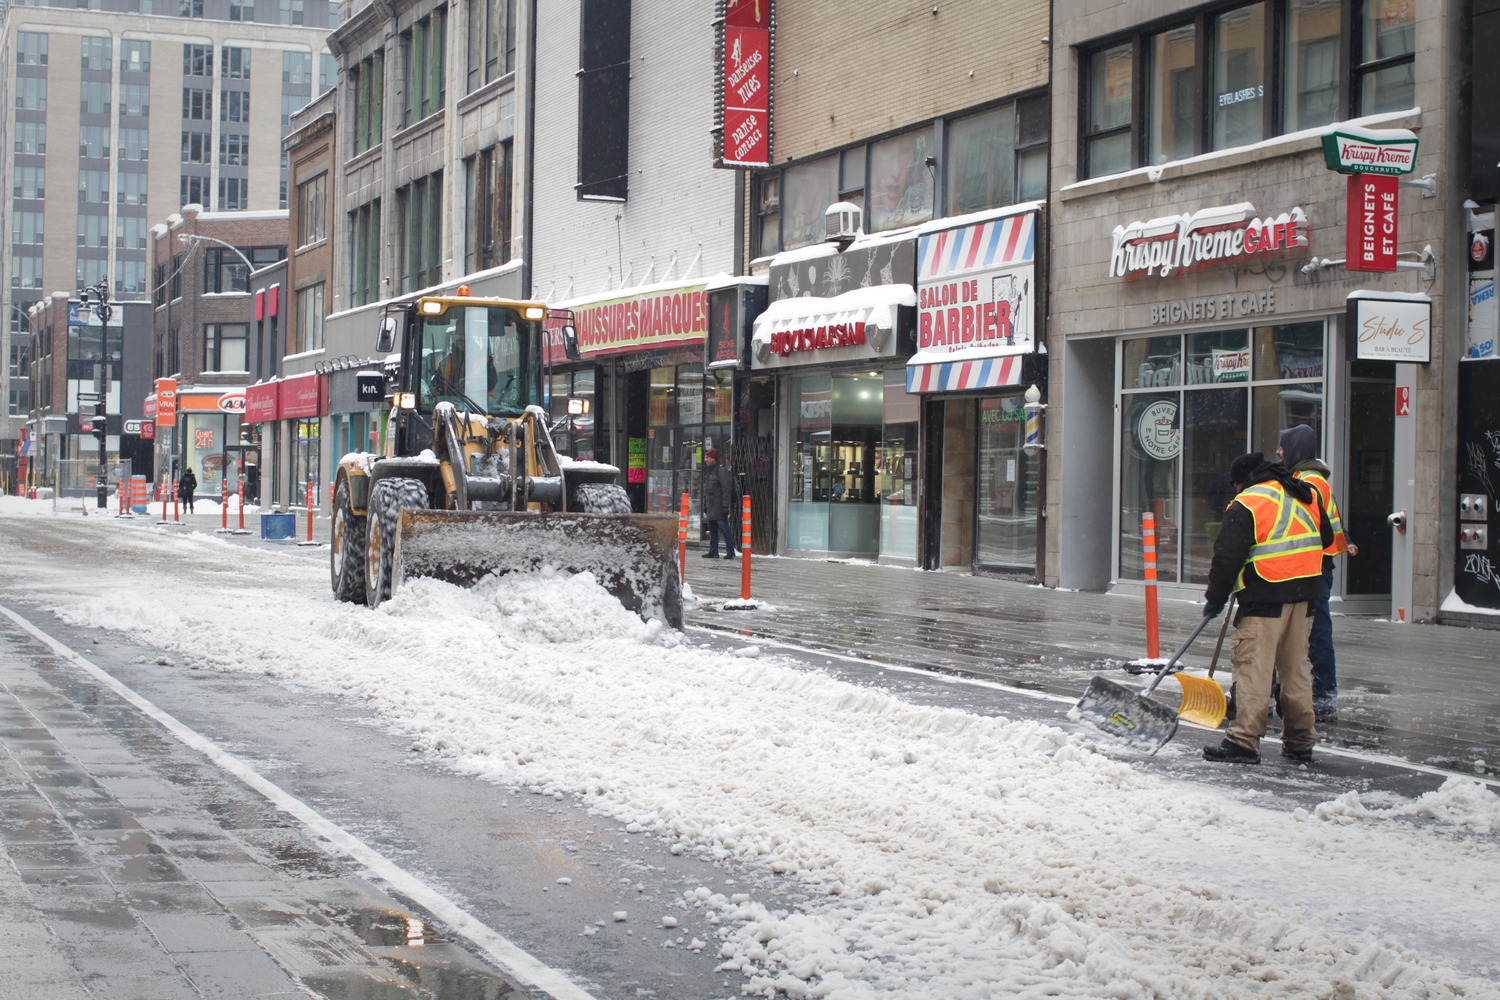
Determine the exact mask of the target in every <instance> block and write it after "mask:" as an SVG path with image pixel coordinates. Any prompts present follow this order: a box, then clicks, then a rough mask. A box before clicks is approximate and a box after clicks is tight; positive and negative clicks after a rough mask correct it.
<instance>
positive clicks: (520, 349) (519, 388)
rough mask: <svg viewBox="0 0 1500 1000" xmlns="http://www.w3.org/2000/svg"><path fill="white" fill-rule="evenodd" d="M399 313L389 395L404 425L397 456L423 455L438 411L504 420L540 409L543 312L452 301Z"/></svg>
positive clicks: (530, 306) (437, 300)
mask: <svg viewBox="0 0 1500 1000" xmlns="http://www.w3.org/2000/svg"><path fill="white" fill-rule="evenodd" d="M406 309H407V310H408V311H407V315H406V321H405V323H404V324H402V326H403V327H404V336H403V337H402V343H401V345H400V347H401V366H400V375H399V379H398V385H397V386H396V391H397V394H398V395H397V400H398V408H400V409H404V410H407V411H408V412H409V414H410V419H409V420H408V421H404V422H403V423H404V424H405V427H404V430H405V432H406V433H405V434H404V435H403V436H404V438H405V440H404V441H403V442H401V443H400V444H399V445H398V451H400V453H401V454H415V453H417V452H420V451H421V450H422V449H423V448H426V447H430V445H431V441H432V411H433V408H434V407H435V406H437V404H438V403H444V402H447V403H452V404H453V405H454V406H455V407H457V408H458V409H459V410H460V411H466V412H470V413H479V412H482V413H484V414H486V415H488V416H491V417H507V418H515V417H519V416H521V414H523V413H524V412H525V411H526V407H528V406H532V405H539V404H540V402H541V395H542V367H543V365H542V349H543V348H542V321H543V320H544V319H545V318H546V313H547V310H546V307H545V306H543V305H541V304H539V303H526V302H509V301H504V300H500V299H481V298H477V297H474V298H470V297H467V296H461V295H460V296H452V297H448V296H443V297H424V298H421V299H418V300H416V301H415V302H412V303H410V304H408V305H406Z"/></svg>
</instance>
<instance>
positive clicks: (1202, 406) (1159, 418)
mask: <svg viewBox="0 0 1500 1000" xmlns="http://www.w3.org/2000/svg"><path fill="white" fill-rule="evenodd" d="M1323 344H1324V324H1323V323H1322V322H1312V323H1295V324H1288V325H1286V326H1274V327H1259V328H1257V329H1254V330H1214V331H1208V332H1203V333H1190V334H1186V335H1185V336H1170V337H1144V338H1139V339H1135V340H1127V341H1124V342H1123V343H1122V344H1121V354H1122V357H1121V363H1122V366H1123V377H1122V383H1123V388H1122V390H1121V397H1120V415H1121V424H1120V561H1119V576H1120V578H1121V579H1133V580H1139V579H1143V578H1144V575H1145V574H1144V568H1145V567H1144V560H1143V551H1142V527H1141V520H1142V515H1143V514H1144V513H1145V512H1146V511H1151V512H1152V513H1153V514H1154V515H1155V519H1156V531H1157V543H1156V544H1157V553H1156V554H1157V578H1158V579H1159V580H1161V581H1163V582H1176V581H1182V582H1186V583H1192V584H1201V583H1206V582H1207V581H1208V570H1209V566H1210V564H1211V563H1212V560H1213V546H1214V541H1215V539H1216V538H1217V536H1218V531H1219V525H1220V524H1221V523H1222V520H1223V511H1224V508H1225V506H1227V505H1228V503H1229V502H1230V501H1231V500H1233V499H1234V495H1233V493H1232V492H1231V489H1230V485H1229V476H1228V472H1229V465H1230V463H1231V462H1233V461H1234V459H1235V458H1237V457H1239V456H1240V455H1243V454H1245V453H1246V452H1248V451H1259V452H1261V453H1263V454H1264V455H1265V456H1266V458H1267V459H1268V460H1271V461H1274V460H1275V453H1276V443H1277V438H1278V435H1279V434H1280V432H1281V430H1282V429H1284V428H1286V427H1290V426H1293V425H1295V424H1308V425H1309V426H1311V427H1312V428H1313V429H1314V430H1315V431H1317V432H1318V435H1319V438H1320V439H1321V437H1322V433H1323V350H1324V346H1323ZM1178 385H1181V386H1183V389H1182V390H1181V391H1169V392H1163V391H1162V388H1163V387H1173V386H1178Z"/></svg>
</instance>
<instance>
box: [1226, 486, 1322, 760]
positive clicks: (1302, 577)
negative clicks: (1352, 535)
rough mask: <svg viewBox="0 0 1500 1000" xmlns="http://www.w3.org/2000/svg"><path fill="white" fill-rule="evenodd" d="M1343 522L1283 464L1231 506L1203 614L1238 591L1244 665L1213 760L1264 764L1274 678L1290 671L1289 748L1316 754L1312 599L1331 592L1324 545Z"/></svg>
mask: <svg viewBox="0 0 1500 1000" xmlns="http://www.w3.org/2000/svg"><path fill="white" fill-rule="evenodd" d="M1332 544H1333V529H1332V527H1331V526H1330V524H1329V519H1328V517H1327V516H1326V515H1325V514H1324V512H1323V504H1322V502H1321V499H1320V498H1319V496H1318V493H1317V492H1316V491H1315V490H1314V489H1313V487H1312V486H1311V485H1310V484H1308V483H1306V482H1304V481H1302V480H1300V479H1297V478H1296V477H1294V476H1293V475H1292V474H1291V472H1289V471H1288V470H1287V467H1286V466H1285V465H1283V464H1281V463H1280V462H1263V463H1261V465H1260V466H1259V467H1258V468H1256V469H1255V470H1254V471H1253V472H1251V473H1250V478H1249V481H1248V482H1247V484H1246V486H1245V488H1244V489H1243V490H1242V491H1241V492H1240V493H1239V495H1238V496H1236V497H1235V498H1234V500H1233V501H1231V502H1230V504H1229V507H1228V508H1227V509H1226V510H1225V511H1224V520H1223V526H1222V527H1221V528H1220V529H1219V536H1218V538H1217V539H1216V540H1215V542H1214V558H1213V564H1212V566H1211V567H1210V569H1209V574H1208V589H1207V591H1205V592H1204V598H1205V600H1206V601H1207V603H1206V604H1205V605H1204V608H1203V613H1204V615H1206V616H1207V617H1210V618H1212V617H1215V616H1216V615H1218V614H1219V612H1221V611H1223V610H1224V604H1225V602H1226V601H1228V600H1229V595H1230V594H1231V593H1237V594H1238V600H1239V613H1238V614H1237V615H1236V616H1235V632H1234V648H1233V652H1232V653H1231V662H1232V664H1233V668H1234V682H1235V688H1236V693H1237V697H1236V702H1237V709H1238V711H1237V713H1236V716H1235V718H1234V721H1232V722H1231V723H1230V724H1229V732H1228V735H1227V736H1225V737H1224V740H1223V742H1221V743H1217V744H1214V745H1211V746H1208V747H1205V748H1204V749H1203V757H1204V759H1205V760H1214V761H1223V762H1226V763H1232V764H1259V763H1260V738H1261V737H1262V736H1263V735H1265V731H1266V715H1267V712H1268V709H1269V700H1270V694H1271V678H1272V675H1273V674H1279V676H1280V678H1281V697H1282V713H1283V716H1282V730H1281V755H1282V756H1283V757H1288V758H1290V759H1291V760H1294V761H1297V762H1298V763H1310V762H1311V761H1312V747H1313V744H1314V743H1315V742H1317V738H1318V732H1317V727H1316V723H1315V721H1314V718H1313V705H1312V668H1311V666H1310V665H1309V663H1308V660H1307V644H1308V636H1309V635H1310V633H1311V631H1312V602H1313V601H1314V600H1316V599H1317V598H1318V595H1319V594H1320V593H1321V592H1322V574H1323V550H1324V549H1326V548H1328V547H1329V546H1330V545H1332Z"/></svg>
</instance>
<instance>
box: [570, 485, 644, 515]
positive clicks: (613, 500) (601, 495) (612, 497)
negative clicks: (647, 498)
mask: <svg viewBox="0 0 1500 1000" xmlns="http://www.w3.org/2000/svg"><path fill="white" fill-rule="evenodd" d="M569 507H570V509H572V510H576V511H580V512H582V513H584V514H629V513H630V494H628V493H626V492H625V487H623V486H617V485H615V484H614V483H579V484H578V485H577V486H575V487H574V488H573V502H572V503H571V504H569Z"/></svg>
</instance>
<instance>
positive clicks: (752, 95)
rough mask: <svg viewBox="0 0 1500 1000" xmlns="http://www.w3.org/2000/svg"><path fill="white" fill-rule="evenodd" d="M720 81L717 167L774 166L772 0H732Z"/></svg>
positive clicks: (725, 20) (728, 6)
mask: <svg viewBox="0 0 1500 1000" xmlns="http://www.w3.org/2000/svg"><path fill="white" fill-rule="evenodd" d="M722 38H723V46H724V48H723V51H722V52H720V53H719V56H720V60H719V61H720V67H719V71H720V74H721V75H720V78H719V81H718V84H719V85H718V87H717V88H716V89H717V91H718V101H719V120H720V124H721V126H722V128H723V133H722V136H721V141H722V149H721V150H720V154H719V160H718V163H716V164H715V166H721V167H768V166H770V165H771V0H728V4H727V7H726V9H725V13H724V30H723V34H722Z"/></svg>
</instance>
